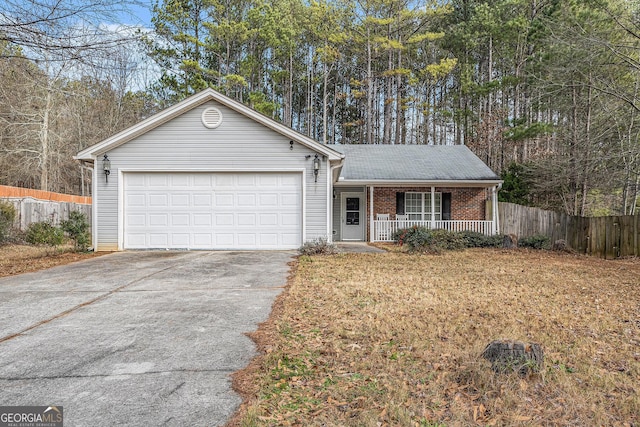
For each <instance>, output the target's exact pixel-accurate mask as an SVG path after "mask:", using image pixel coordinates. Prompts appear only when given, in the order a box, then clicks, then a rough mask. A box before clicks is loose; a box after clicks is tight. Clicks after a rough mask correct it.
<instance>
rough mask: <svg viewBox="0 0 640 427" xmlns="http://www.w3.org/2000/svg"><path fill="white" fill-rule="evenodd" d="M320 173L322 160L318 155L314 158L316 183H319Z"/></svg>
mask: <svg viewBox="0 0 640 427" xmlns="http://www.w3.org/2000/svg"><path fill="white" fill-rule="evenodd" d="M319 173H320V158H318V155H317V154H316V155H315V157H314V158H313V174H314V175H315V178H316V181H315V182H318V174H319Z"/></svg>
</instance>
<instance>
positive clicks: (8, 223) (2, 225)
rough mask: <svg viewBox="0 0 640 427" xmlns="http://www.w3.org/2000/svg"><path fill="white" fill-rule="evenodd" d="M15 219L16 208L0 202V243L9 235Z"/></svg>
mask: <svg viewBox="0 0 640 427" xmlns="http://www.w3.org/2000/svg"><path fill="white" fill-rule="evenodd" d="M15 219H16V208H15V207H14V206H13V204H11V203H9V202H4V201H3V202H0V243H3V242H5V241H6V240H7V239H8V238H9V235H10V231H11V228H12V227H13V221H15Z"/></svg>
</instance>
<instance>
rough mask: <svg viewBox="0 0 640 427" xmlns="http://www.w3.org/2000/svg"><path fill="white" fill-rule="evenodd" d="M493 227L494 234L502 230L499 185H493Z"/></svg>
mask: <svg viewBox="0 0 640 427" xmlns="http://www.w3.org/2000/svg"><path fill="white" fill-rule="evenodd" d="M492 196H493V209H492V211H493V227H492V228H493V229H492V230H491V231H492V232H493V233H492V234H493V235H494V236H495V235H496V234H498V230H500V215H499V214H498V186H497V185H496V186H495V187H493V194H492Z"/></svg>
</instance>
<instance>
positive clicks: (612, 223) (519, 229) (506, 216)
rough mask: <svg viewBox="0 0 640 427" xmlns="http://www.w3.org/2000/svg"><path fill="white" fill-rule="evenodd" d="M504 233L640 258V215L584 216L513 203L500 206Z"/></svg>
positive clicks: (604, 255) (611, 255) (602, 253)
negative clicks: (544, 238)
mask: <svg viewBox="0 0 640 427" xmlns="http://www.w3.org/2000/svg"><path fill="white" fill-rule="evenodd" d="M498 215H499V216H500V232H501V233H503V234H515V235H516V236H518V238H521V237H529V236H533V235H536V234H543V235H545V236H548V237H549V238H550V239H551V241H552V242H555V241H556V240H560V239H563V240H565V241H566V242H567V245H568V246H569V247H571V248H572V249H573V250H575V251H576V252H580V253H584V254H589V255H593V256H599V257H602V258H606V259H614V258H619V257H626V256H640V215H635V216H632V215H625V216H605V217H592V218H588V217H580V216H571V215H566V214H564V213H560V212H552V211H546V210H543V209H538V208H532V207H528V206H521V205H516V204H513V203H503V202H501V203H498Z"/></svg>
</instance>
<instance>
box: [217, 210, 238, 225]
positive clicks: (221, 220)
mask: <svg viewBox="0 0 640 427" xmlns="http://www.w3.org/2000/svg"><path fill="white" fill-rule="evenodd" d="M233 218H234V216H233V214H231V213H228V214H216V225H218V226H225V225H233V224H234V221H233Z"/></svg>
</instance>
